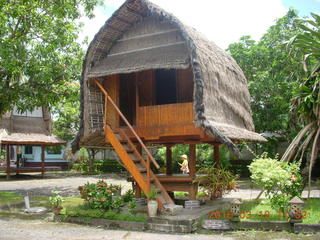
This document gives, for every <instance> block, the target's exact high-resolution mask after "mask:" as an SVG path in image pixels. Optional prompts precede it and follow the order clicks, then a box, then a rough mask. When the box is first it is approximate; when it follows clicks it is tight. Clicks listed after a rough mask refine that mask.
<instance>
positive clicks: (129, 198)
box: [122, 189, 134, 202]
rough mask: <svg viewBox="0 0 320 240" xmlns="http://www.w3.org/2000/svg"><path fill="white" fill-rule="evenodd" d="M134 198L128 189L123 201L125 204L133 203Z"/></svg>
mask: <svg viewBox="0 0 320 240" xmlns="http://www.w3.org/2000/svg"><path fill="white" fill-rule="evenodd" d="M133 196H134V193H133V191H132V190H131V189H128V190H127V191H126V192H125V194H124V195H123V197H122V199H123V201H124V202H130V201H132V199H133Z"/></svg>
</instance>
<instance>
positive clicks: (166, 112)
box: [137, 103, 193, 127]
mask: <svg viewBox="0 0 320 240" xmlns="http://www.w3.org/2000/svg"><path fill="white" fill-rule="evenodd" d="M192 122H193V106H192V103H176V104H168V105H156V106H146V107H139V108H138V119H137V126H138V127H151V126H161V125H179V124H190V123H192Z"/></svg>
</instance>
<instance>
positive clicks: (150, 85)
mask: <svg viewBox="0 0 320 240" xmlns="http://www.w3.org/2000/svg"><path fill="white" fill-rule="evenodd" d="M137 78H138V89H139V105H140V106H150V105H154V104H155V81H154V71H153V70H147V71H142V72H138V73H137Z"/></svg>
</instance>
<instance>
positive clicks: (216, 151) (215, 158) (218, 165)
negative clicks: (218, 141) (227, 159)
mask: <svg viewBox="0 0 320 240" xmlns="http://www.w3.org/2000/svg"><path fill="white" fill-rule="evenodd" d="M213 162H214V163H213V164H214V167H216V168H221V160H220V151H219V145H213Z"/></svg>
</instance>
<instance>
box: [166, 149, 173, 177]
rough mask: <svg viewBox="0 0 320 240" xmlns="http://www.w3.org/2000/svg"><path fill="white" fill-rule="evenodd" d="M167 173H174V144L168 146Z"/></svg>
mask: <svg viewBox="0 0 320 240" xmlns="http://www.w3.org/2000/svg"><path fill="white" fill-rule="evenodd" d="M166 175H172V145H167V146H166Z"/></svg>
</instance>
